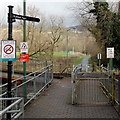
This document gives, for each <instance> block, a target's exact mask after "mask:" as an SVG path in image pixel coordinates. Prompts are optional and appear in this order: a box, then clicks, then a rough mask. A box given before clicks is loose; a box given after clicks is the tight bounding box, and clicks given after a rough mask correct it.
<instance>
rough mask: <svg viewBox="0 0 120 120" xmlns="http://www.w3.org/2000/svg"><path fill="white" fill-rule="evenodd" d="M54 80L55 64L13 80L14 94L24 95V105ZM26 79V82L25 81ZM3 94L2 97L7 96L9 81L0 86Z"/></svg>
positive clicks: (15, 95)
mask: <svg viewBox="0 0 120 120" xmlns="http://www.w3.org/2000/svg"><path fill="white" fill-rule="evenodd" d="M52 80H53V64H50V65H47V66H46V67H44V68H42V69H39V70H37V71H35V72H32V73H30V74H28V75H26V76H24V77H20V78H18V79H16V80H14V81H12V90H11V91H12V96H13V97H23V98H24V106H26V105H27V104H28V103H29V102H30V101H31V100H33V99H34V98H35V97H36V96H37V95H38V94H40V92H41V91H42V90H43V89H44V88H46V87H47V86H48V85H49V84H50V83H51V82H52ZM23 81H24V82H23ZM0 88H2V94H0V97H7V91H6V89H7V83H6V84H3V85H1V86H0Z"/></svg>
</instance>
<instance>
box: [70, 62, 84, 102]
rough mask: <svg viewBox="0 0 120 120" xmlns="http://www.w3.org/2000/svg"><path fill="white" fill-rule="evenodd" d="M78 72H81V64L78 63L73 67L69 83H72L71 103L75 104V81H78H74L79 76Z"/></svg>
mask: <svg viewBox="0 0 120 120" xmlns="http://www.w3.org/2000/svg"><path fill="white" fill-rule="evenodd" d="M80 72H82V65H81V64H79V65H77V66H75V67H74V68H73V71H72V72H71V83H72V104H76V103H77V102H76V100H77V90H76V87H77V83H78V81H79V80H78V81H76V79H77V78H79V77H80V74H79V73H80Z"/></svg>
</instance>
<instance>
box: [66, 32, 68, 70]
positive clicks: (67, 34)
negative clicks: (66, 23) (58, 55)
mask: <svg viewBox="0 0 120 120" xmlns="http://www.w3.org/2000/svg"><path fill="white" fill-rule="evenodd" d="M66 57H67V69H66V70H67V72H68V30H67V40H66Z"/></svg>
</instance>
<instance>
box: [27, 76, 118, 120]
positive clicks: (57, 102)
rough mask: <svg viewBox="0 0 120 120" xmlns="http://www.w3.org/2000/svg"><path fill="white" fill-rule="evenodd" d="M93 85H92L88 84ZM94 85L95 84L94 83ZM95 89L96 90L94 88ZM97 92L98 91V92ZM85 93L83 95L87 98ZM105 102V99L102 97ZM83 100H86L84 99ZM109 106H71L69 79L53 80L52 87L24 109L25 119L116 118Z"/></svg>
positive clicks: (114, 112)
mask: <svg viewBox="0 0 120 120" xmlns="http://www.w3.org/2000/svg"><path fill="white" fill-rule="evenodd" d="M90 84H93V83H90ZM95 84H96V83H95ZM96 89H97V88H96ZM98 91H99V90H98ZM83 92H85V91H83ZM87 93H88V92H86V93H83V95H84V96H87ZM100 97H103V100H105V102H106V101H107V99H106V98H105V97H104V95H103V96H102V95H101V96H100ZM83 99H87V98H86V97H84V98H83ZM83 99H82V100H83ZM118 117H119V116H118V114H117V112H116V111H115V109H114V108H113V107H112V106H111V105H110V104H102V105H96V104H94V105H92V104H81V105H71V81H70V78H67V79H62V80H54V81H53V83H52V85H51V86H50V87H49V88H48V89H47V90H46V91H44V92H43V93H42V94H41V95H40V96H39V97H38V98H36V100H34V101H32V102H31V104H30V105H28V106H27V107H26V110H25V118H118Z"/></svg>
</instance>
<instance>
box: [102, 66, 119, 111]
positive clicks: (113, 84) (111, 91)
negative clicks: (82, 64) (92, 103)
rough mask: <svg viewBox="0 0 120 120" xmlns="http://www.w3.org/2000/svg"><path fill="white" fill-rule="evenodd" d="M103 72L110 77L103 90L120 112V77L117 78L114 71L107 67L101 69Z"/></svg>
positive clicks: (104, 83) (103, 83)
mask: <svg viewBox="0 0 120 120" xmlns="http://www.w3.org/2000/svg"><path fill="white" fill-rule="evenodd" d="M101 72H102V73H104V74H105V75H106V76H107V77H108V81H106V82H105V81H103V82H102V86H103V89H104V91H105V93H106V95H107V96H108V97H109V99H110V101H111V102H112V104H113V105H114V106H115V108H116V109H117V110H118V111H119V112H120V80H119V79H120V78H119V77H120V76H118V77H117V75H116V74H115V73H114V72H113V71H111V70H108V69H107V68H105V67H101Z"/></svg>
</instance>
